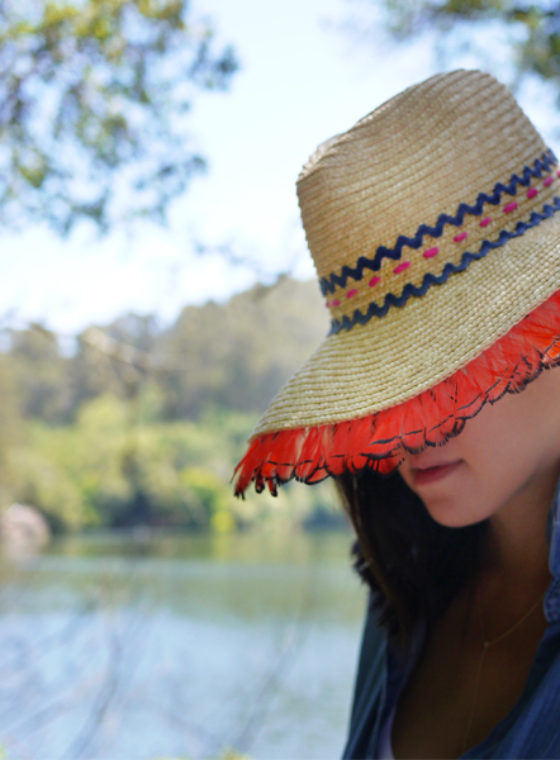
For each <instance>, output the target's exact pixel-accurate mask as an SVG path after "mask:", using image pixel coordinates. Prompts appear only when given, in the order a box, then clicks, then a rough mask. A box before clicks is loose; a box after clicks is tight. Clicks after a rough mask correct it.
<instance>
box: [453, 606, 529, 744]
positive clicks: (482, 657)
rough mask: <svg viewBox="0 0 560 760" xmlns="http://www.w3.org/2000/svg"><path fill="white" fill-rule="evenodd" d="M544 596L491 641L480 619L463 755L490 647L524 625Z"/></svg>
mask: <svg viewBox="0 0 560 760" xmlns="http://www.w3.org/2000/svg"><path fill="white" fill-rule="evenodd" d="M543 598H544V594H539V598H538V599H537V601H536V602H534V603H533V604H532V605H531V607H530V609H529V610H527V612H525V614H524V615H523V616H522V617H521V618H519V620H517V621H516V622H515V623H514V624H513V625H512V626H510V627H509V628H508V629H507V630H505V631H504V632H503V633H501V634H500V635H499V636H496V638H494V639H492V640H491V641H488V640H487V639H486V638H485V636H484V629H483V628H482V620H480V619H479V620H480V626H481V630H482V638H483V642H482V651H481V652H480V657H479V658H478V666H477V669H476V677H475V685H474V695H473V701H472V704H471V709H470V711H469V716H468V720H467V726H466V729H465V736H464V738H463V748H462V750H461V754H462V755H463V754H464V753H465V752H466V750H467V749H468V746H469V744H468V742H469V736H470V733H471V730H472V725H473V722H474V717H475V713H476V703H477V700H478V689H479V686H480V676H481V674H482V666H483V664H484V660H485V657H486V653H487V652H488V650H489V649H490V647H492V646H494V644H497V643H498V642H500V641H503V639H505V638H507V637H508V636H509V635H510V634H511V633H513V632H514V631H516V630H517V629H518V628H519V627H520V626H521V625H523V623H524V622H525V621H526V620H528V618H530V617H531V615H532V614H533V612H535V610H536V609H537V607H538V606H539V604H540V603H541V602H542V600H543Z"/></svg>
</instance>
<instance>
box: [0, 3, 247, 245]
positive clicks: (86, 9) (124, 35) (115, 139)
mask: <svg viewBox="0 0 560 760" xmlns="http://www.w3.org/2000/svg"><path fill="white" fill-rule="evenodd" d="M215 47H216V46H215V44H214V40H213V31H212V29H211V28H210V26H209V25H208V23H207V22H203V21H201V20H197V19H195V18H193V14H192V12H191V11H190V7H189V3H188V2H187V0H41V1H40V2H37V3H20V2H19V1H18V0H6V1H5V2H3V3H1V4H0V102H1V103H2V107H1V108H0V137H1V141H2V150H1V151H0V176H1V177H2V181H1V182H0V200H1V203H0V208H1V209H2V211H1V215H0V220H1V222H2V224H3V225H4V227H6V226H9V225H12V226H14V225H19V226H23V225H24V223H25V222H26V221H28V220H32V221H33V222H34V223H36V222H37V220H38V219H43V220H45V221H46V222H47V223H48V224H49V225H50V226H51V227H52V228H53V229H54V230H55V231H56V232H58V233H60V234H66V233H68V232H69V231H70V230H71V229H72V227H73V226H74V225H75V224H76V222H78V221H80V220H82V219H88V220H90V221H92V222H93V223H94V224H95V225H96V226H97V227H98V229H100V230H101V231H105V230H106V229H107V228H108V227H109V225H110V224H111V223H114V222H115V221H120V220H122V219H127V218H130V217H131V216H133V215H143V216H146V217H149V218H151V219H154V220H157V221H164V220H165V218H166V213H167V210H168V207H169V204H170V202H171V201H172V200H173V199H174V198H176V197H177V196H178V195H180V194H181V193H183V191H184V190H185V188H186V186H187V184H188V181H189V179H190V178H191V176H192V175H193V173H195V172H198V171H200V170H201V169H202V168H204V160H203V158H202V157H201V156H200V155H199V154H198V153H197V152H196V151H195V150H194V148H193V146H192V143H191V141H190V140H189V138H188V129H187V125H188V121H187V119H186V117H187V115H188V112H189V110H190V108H191V105H192V99H193V96H194V94H195V92H196V91H197V90H211V89H223V88H224V87H226V86H227V84H228V82H229V80H230V77H231V75H232V73H233V72H234V71H235V69H236V66H237V64H236V61H235V58H234V56H233V53H232V51H231V49H230V48H225V49H224V50H222V51H219V52H218V51H216V50H215Z"/></svg>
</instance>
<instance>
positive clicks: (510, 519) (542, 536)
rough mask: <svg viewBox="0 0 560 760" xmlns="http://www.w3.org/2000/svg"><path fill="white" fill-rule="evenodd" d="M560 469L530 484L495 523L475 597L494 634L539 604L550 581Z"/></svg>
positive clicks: (499, 515)
mask: <svg viewBox="0 0 560 760" xmlns="http://www.w3.org/2000/svg"><path fill="white" fill-rule="evenodd" d="M558 469H559V468H558V467H554V468H552V467H551V468H550V469H549V470H548V471H547V472H546V473H544V474H543V475H542V477H540V478H538V479H535V481H534V482H531V483H528V484H526V485H525V486H524V488H523V489H521V490H520V491H519V492H518V493H517V494H515V496H514V497H513V499H511V500H510V501H509V502H508V504H506V505H504V507H503V508H502V509H501V510H500V511H499V512H498V513H496V514H495V515H494V516H493V517H492V518H491V520H490V530H489V535H488V544H487V557H488V561H487V562H486V563H485V564H484V566H483V567H482V569H481V573H480V576H479V578H478V579H477V582H476V596H477V599H478V604H479V605H480V607H481V609H484V610H485V615H486V616H487V617H488V618H490V620H489V622H488V625H492V628H493V629H494V630H498V629H499V627H500V625H503V617H504V615H508V611H509V616H511V617H515V615H517V614H521V613H522V612H523V611H524V610H525V609H527V608H528V607H529V605H531V604H534V602H535V600H537V599H538V596H539V594H544V592H545V590H546V588H547V586H548V584H549V582H550V572H549V569H548V542H547V534H546V529H547V519H548V513H549V510H550V505H551V503H552V499H553V496H554V492H555V489H556V484H557V481H558V476H559V472H558ZM493 611H495V615H493V614H492V613H493ZM492 617H495V618H496V621H497V622H496V624H495V625H494V624H492V621H491V619H492Z"/></svg>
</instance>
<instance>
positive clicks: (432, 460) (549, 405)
mask: <svg viewBox="0 0 560 760" xmlns="http://www.w3.org/2000/svg"><path fill="white" fill-rule="evenodd" d="M400 473H401V475H402V477H403V479H404V480H405V482H406V483H407V485H408V486H409V487H410V488H411V489H412V490H413V491H415V492H416V493H417V494H418V496H419V497H420V498H421V499H422V501H423V502H424V504H425V506H426V508H427V510H428V512H429V513H430V515H431V516H432V518H433V519H434V520H436V522H438V523H440V524H442V525H446V526H448V527H462V526H466V525H471V524H473V523H476V522H480V521H481V520H485V519H487V518H490V517H492V515H495V514H496V513H498V512H499V511H500V510H502V508H504V507H505V506H506V505H508V504H509V503H510V502H512V500H513V501H515V500H520V499H521V500H535V499H541V500H542V499H543V498H548V499H550V498H551V496H552V494H550V493H549V491H550V487H551V486H550V484H553V483H555V481H556V479H557V478H558V476H559V474H560V368H555V369H551V370H546V371H544V372H542V373H541V375H540V376H539V377H538V378H537V379H536V380H534V381H533V382H532V383H530V384H529V385H528V386H527V387H526V388H525V390H524V391H522V392H521V393H514V394H511V393H508V394H506V395H505V396H504V397H503V398H501V399H500V400H499V401H498V402H497V403H496V404H494V405H490V404H487V405H486V406H485V407H484V408H483V409H482V410H481V411H480V412H479V414H478V415H477V416H476V417H474V418H473V419H471V420H468V421H467V423H466V425H465V427H464V429H463V431H462V433H461V434H460V435H458V436H456V437H455V438H452V439H450V440H449V441H448V442H447V443H445V444H444V445H443V446H439V447H436V448H427V449H425V450H424V451H423V452H421V453H420V454H405V461H404V462H403V463H402V464H401V466H400ZM552 487H553V486H552Z"/></svg>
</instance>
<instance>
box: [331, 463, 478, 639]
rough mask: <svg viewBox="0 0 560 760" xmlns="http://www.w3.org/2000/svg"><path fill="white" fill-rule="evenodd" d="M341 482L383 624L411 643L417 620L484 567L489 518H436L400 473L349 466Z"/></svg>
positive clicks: (358, 565)
mask: <svg viewBox="0 0 560 760" xmlns="http://www.w3.org/2000/svg"><path fill="white" fill-rule="evenodd" d="M337 485H338V488H339V491H340V492H341V495H342V500H343V503H344V506H345V509H346V511H347V512H348V515H349V517H350V519H351V521H352V523H353V525H354V528H355V531H356V535H357V537H358V540H357V542H356V543H355V545H354V547H353V553H354V556H355V563H354V567H355V569H356V570H357V572H358V573H359V574H360V576H361V577H362V578H363V579H364V580H365V581H366V583H367V584H368V585H369V587H370V588H371V590H372V592H373V597H374V605H375V607H376V610H377V613H378V622H379V624H380V625H381V626H383V627H384V628H385V629H386V631H387V633H388V635H389V636H390V637H391V638H394V639H397V641H398V643H399V644H400V645H401V646H406V645H407V643H408V641H409V639H410V635H411V633H412V630H413V628H414V626H415V624H416V622H417V621H418V620H419V619H424V620H426V622H427V623H428V625H429V624H430V623H432V622H433V621H434V620H436V619H437V617H438V616H439V615H440V614H441V613H442V612H443V611H444V609H445V608H446V607H447V605H448V604H449V602H450V601H451V599H452V598H453V597H454V596H455V595H456V594H457V593H458V592H459V591H460V590H461V588H463V586H464V585H465V583H466V581H467V580H468V579H469V578H470V577H471V575H472V574H473V572H475V571H476V569H477V568H478V567H479V566H480V564H481V562H482V559H483V554H484V544H485V540H484V539H485V536H486V535H487V527H488V523H487V521H485V522H481V523H477V524H475V525H471V526H468V527H465V528H447V527H444V526H442V525H440V524H439V523H436V522H435V521H434V520H433V519H432V518H431V517H430V515H429V513H428V511H427V510H426V508H425V506H424V504H423V503H422V501H421V500H420V498H419V497H418V496H417V495H416V494H415V493H414V492H413V491H411V489H410V488H409V487H408V486H407V485H406V483H405V482H404V480H403V479H402V478H401V476H400V475H399V474H398V472H395V473H394V474H392V475H390V476H389V477H387V476H381V475H379V474H378V473H376V472H373V471H372V470H367V469H366V470H362V471H360V472H359V473H356V474H353V473H346V474H344V475H342V476H340V477H338V478H337Z"/></svg>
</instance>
